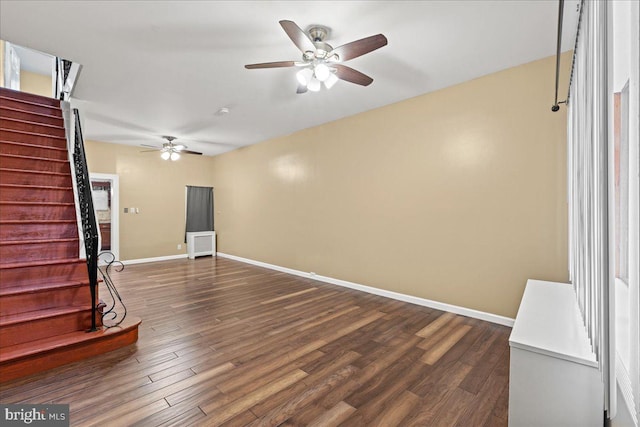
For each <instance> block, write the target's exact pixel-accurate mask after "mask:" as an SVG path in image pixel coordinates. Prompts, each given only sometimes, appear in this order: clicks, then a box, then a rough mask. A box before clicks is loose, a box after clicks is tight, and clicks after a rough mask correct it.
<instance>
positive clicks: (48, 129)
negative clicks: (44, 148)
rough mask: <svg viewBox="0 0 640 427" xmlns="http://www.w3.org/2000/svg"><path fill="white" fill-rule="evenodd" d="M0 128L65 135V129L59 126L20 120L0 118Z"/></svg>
mask: <svg viewBox="0 0 640 427" xmlns="http://www.w3.org/2000/svg"><path fill="white" fill-rule="evenodd" d="M0 128H2V129H11V130H19V131H22V132H31V133H37V134H43V135H51V136H62V137H64V136H65V130H64V128H63V127H60V126H56V127H54V126H49V125H43V124H40V123H33V122H23V121H20V120H13V119H5V118H0Z"/></svg>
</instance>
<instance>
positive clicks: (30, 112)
mask: <svg viewBox="0 0 640 427" xmlns="http://www.w3.org/2000/svg"><path fill="white" fill-rule="evenodd" d="M0 98H5V99H6V97H2V96H0ZM11 99H14V100H16V101H21V100H19V99H15V98H11ZM21 102H24V101H21ZM27 103H29V104H31V102H28V101H27ZM37 105H41V106H44V107H48V108H53V109H55V108H58V107H54V106H51V105H45V104H37ZM0 110H10V111H17V112H19V113H25V114H31V115H33V116H41V117H46V118H48V119H59V120H62V117H60V116H56V115H52V114H44V113H36V112H33V111H29V110H23V109H21V108H13V107H7V106H6V105H0Z"/></svg>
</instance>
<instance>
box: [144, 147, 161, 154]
mask: <svg viewBox="0 0 640 427" xmlns="http://www.w3.org/2000/svg"><path fill="white" fill-rule="evenodd" d="M152 151H162V150H160V149H158V148H156V149H155V150H142V151H140V152H141V153H150V152H152Z"/></svg>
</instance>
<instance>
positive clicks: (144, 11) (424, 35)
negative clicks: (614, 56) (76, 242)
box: [0, 0, 578, 155]
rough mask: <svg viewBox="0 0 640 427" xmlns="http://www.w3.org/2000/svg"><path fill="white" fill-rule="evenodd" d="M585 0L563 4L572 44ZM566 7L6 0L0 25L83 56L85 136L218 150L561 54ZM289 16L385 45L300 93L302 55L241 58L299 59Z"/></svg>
mask: <svg viewBox="0 0 640 427" xmlns="http://www.w3.org/2000/svg"><path fill="white" fill-rule="evenodd" d="M577 3H578V0H571V1H567V2H566V5H565V12H564V15H565V23H564V29H565V31H564V36H563V47H562V50H563V51H565V50H568V49H571V48H572V47H573V43H574V38H575V28H576V21H577V12H576V9H577ZM557 15H558V1H557V0H550V1H547V0H531V1H527V0H516V1H506V0H505V1H471V0H468V1H308V2H304V1H151V0H149V1H83V2H78V1H51V0H46V1H7V0H0V38H2V39H3V40H7V41H10V42H12V43H16V44H18V45H22V46H26V47H29V48H32V49H37V50H40V51H42V52H47V53H51V54H53V55H57V56H60V57H63V58H66V59H70V60H72V61H74V62H78V63H80V64H82V66H83V68H82V71H81V73H80V77H79V81H78V83H77V86H76V88H75V91H74V93H73V96H74V98H76V99H77V100H78V106H79V108H80V109H81V114H82V115H83V116H84V119H85V120H84V126H85V128H84V134H85V138H87V139H91V140H100V141H105V142H115V143H124V144H135V145H140V144H157V145H160V144H161V143H162V141H161V140H160V135H175V136H177V137H178V141H179V142H180V141H182V142H186V144H187V145H188V146H189V149H190V150H194V151H201V152H203V153H204V154H207V155H215V154H218V153H222V152H225V151H229V150H232V149H235V148H237V147H240V146H244V145H249V144H254V143H257V142H260V141H264V140H266V139H269V138H273V137H277V136H282V135H287V134H290V133H292V132H295V131H298V130H301V129H304V128H308V127H311V126H316V125H320V124H322V123H326V122H330V121H333V120H337V119H339V118H342V117H346V116H350V115H353V114H357V113H359V112H363V111H367V110H371V109H374V108H377V107H381V106H383V105H388V104H391V103H395V102H398V101H402V100H404V99H408V98H412V97H415V96H418V95H421V94H424V93H427V92H431V91H434V90H438V89H441V88H444V87H447V86H451V85H454V84H457V83H460V82H463V81H466V80H470V79H473V78H476V77H479V76H482V75H486V74H489V73H493V72H495V71H498V70H502V69H505V68H508V67H512V66H515V65H519V64H523V63H527V62H530V61H533V60H536V59H539V58H543V57H546V56H550V55H553V54H555V49H556V37H557V32H556V31H557ZM282 19H289V20H293V21H295V22H296V23H297V24H298V25H299V26H300V27H301V28H303V29H305V28H307V27H308V26H310V25H312V24H322V25H324V26H328V27H329V28H331V34H330V36H329V37H328V39H327V40H326V41H327V42H328V43H330V44H331V45H332V46H334V47H336V46H339V45H342V44H345V43H348V42H351V41H354V40H357V39H360V38H363V37H367V36H370V35H373V34H378V33H382V34H384V35H385V36H386V37H387V39H388V40H389V44H388V46H385V47H383V48H381V49H379V50H376V51H374V52H371V53H369V54H367V55H365V56H362V57H360V58H356V59H353V60H351V61H349V62H348V63H347V65H349V66H351V67H353V68H355V69H357V70H359V71H361V72H363V73H365V74H367V75H369V76H371V77H372V78H373V79H374V82H373V83H372V84H371V85H370V86H368V87H362V86H358V85H354V84H351V83H347V82H343V81H340V82H338V83H337V84H336V85H335V86H334V87H333V88H332V89H331V90H328V91H327V90H323V91H321V92H318V93H306V94H303V95H297V94H296V86H297V84H296V79H295V72H296V70H295V69H294V68H276V69H264V70H247V69H245V68H244V65H245V64H249V63H256V62H270V61H282V60H299V59H300V57H301V54H300V52H299V51H298V50H297V48H296V47H295V46H294V44H293V43H292V42H291V40H290V39H289V38H288V37H287V35H286V34H285V32H284V31H283V30H282V28H281V27H280V25H279V24H278V21H279V20H282ZM553 79H554V76H553V75H549V105H550V106H551V104H552V102H553V92H552V90H553V82H554V80H553ZM514 96H517V94H514ZM561 99H563V97H562V96H561ZM222 107H227V108H229V109H230V113H229V114H227V115H219V114H216V112H217V111H218V110H219V109H220V108H222Z"/></svg>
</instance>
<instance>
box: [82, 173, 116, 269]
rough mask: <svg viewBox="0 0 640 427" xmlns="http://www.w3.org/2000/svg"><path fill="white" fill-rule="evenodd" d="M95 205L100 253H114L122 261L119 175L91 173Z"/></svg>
mask: <svg viewBox="0 0 640 427" xmlns="http://www.w3.org/2000/svg"><path fill="white" fill-rule="evenodd" d="M89 175H90V179H91V189H92V194H93V205H94V208H95V211H96V215H97V218H96V219H97V220H98V227H99V229H100V251H109V252H111V253H113V255H114V257H115V259H120V221H119V215H118V214H119V203H118V201H119V197H120V188H119V187H120V182H119V179H118V175H112V174H106V173H91V174H89Z"/></svg>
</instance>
